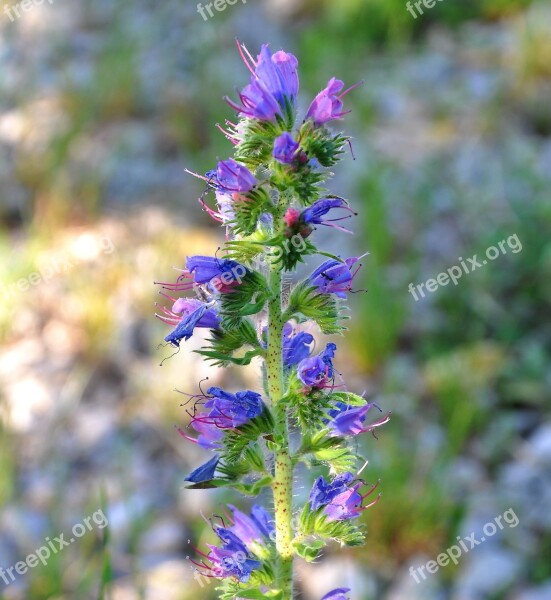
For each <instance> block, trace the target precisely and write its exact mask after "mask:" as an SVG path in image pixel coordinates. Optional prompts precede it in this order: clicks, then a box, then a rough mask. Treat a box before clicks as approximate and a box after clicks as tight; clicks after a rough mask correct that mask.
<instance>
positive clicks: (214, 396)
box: [205, 387, 264, 429]
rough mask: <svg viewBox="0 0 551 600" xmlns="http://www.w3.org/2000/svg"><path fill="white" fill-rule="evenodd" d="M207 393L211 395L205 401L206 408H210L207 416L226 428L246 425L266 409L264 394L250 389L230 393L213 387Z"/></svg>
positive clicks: (217, 424) (218, 425)
mask: <svg viewBox="0 0 551 600" xmlns="http://www.w3.org/2000/svg"><path fill="white" fill-rule="evenodd" d="M207 394H208V395H209V396H210V398H209V399H208V400H207V401H206V402H205V408H207V409H209V410H210V412H209V414H208V416H207V418H208V420H209V421H212V422H213V423H214V424H215V425H216V426H217V427H221V428H224V429H230V428H233V427H239V426H240V425H244V424H245V423H247V422H248V421H250V420H251V419H254V418H255V417H258V416H259V415H260V414H262V412H263V410H264V402H263V401H262V396H260V394H257V393H256V392H251V391H250V390H246V391H243V392H237V393H236V394H230V393H229V392H225V391H224V390H222V389H220V388H218V387H211V388H209V389H208V390H207Z"/></svg>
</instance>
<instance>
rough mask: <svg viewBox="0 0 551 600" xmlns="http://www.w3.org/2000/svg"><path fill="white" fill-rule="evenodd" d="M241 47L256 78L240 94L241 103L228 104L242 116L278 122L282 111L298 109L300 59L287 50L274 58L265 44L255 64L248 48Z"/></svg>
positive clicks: (274, 55)
mask: <svg viewBox="0 0 551 600" xmlns="http://www.w3.org/2000/svg"><path fill="white" fill-rule="evenodd" d="M238 48H239V52H240V54H241V57H242V58H243V61H244V62H245V64H246V65H247V68H248V69H249V71H250V72H251V74H252V76H251V80H250V83H249V85H247V86H246V87H245V88H244V89H243V90H242V91H241V93H240V94H239V100H240V104H238V103H235V102H233V101H232V100H230V99H229V98H226V101H227V102H228V104H229V105H230V106H231V107H232V108H234V109H235V110H236V111H238V112H239V113H241V114H242V115H244V116H246V117H252V118H254V119H259V120H262V121H275V120H276V118H277V117H278V116H280V115H281V113H282V110H286V109H287V108H294V105H295V99H296V95H297V93H298V74H297V66H298V61H297V59H296V57H295V56H293V55H292V54H289V53H287V52H283V51H279V52H276V53H275V54H273V55H272V53H271V52H270V49H269V48H268V46H267V45H266V44H264V45H263V46H262V49H261V50H260V54H259V55H258V57H257V60H256V61H255V60H254V59H253V58H252V57H251V56H250V54H248V52H247V50H246V48H244V47H243V48H242V47H241V46H238Z"/></svg>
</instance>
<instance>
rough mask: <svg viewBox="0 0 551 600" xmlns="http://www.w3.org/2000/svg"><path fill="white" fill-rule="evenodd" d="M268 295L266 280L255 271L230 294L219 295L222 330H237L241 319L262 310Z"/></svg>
mask: <svg viewBox="0 0 551 600" xmlns="http://www.w3.org/2000/svg"><path fill="white" fill-rule="evenodd" d="M270 294H271V292H270V288H269V286H268V283H267V281H266V279H265V278H264V277H263V276H262V275H261V274H260V273H258V272H257V271H249V272H248V273H247V274H246V275H245V276H244V277H242V279H241V283H239V284H238V285H236V286H235V287H233V288H232V290H231V291H230V292H227V293H223V294H220V316H221V317H222V324H221V325H222V328H223V329H225V330H229V331H233V330H236V329H238V328H239V327H240V324H241V322H242V320H243V317H246V316H248V315H254V314H256V313H259V312H260V311H261V310H262V309H263V308H264V306H265V304H266V302H267V300H268V299H269V297H270ZM255 338H256V335H255ZM247 339H249V338H247ZM251 339H252V338H251Z"/></svg>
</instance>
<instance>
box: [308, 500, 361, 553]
mask: <svg viewBox="0 0 551 600" xmlns="http://www.w3.org/2000/svg"><path fill="white" fill-rule="evenodd" d="M323 511H324V508H323V507H321V508H319V509H318V510H315V511H312V510H310V506H309V505H308V504H307V505H306V506H305V507H304V509H303V510H302V513H301V515H300V519H299V536H303V537H308V536H315V537H318V538H321V539H322V540H334V541H336V542H339V543H340V544H343V545H345V546H361V545H362V544H363V543H364V542H365V534H364V532H363V531H362V530H361V528H360V527H358V526H356V525H354V523H353V522H352V521H351V520H346V521H330V520H329V519H328V518H327V516H326V515H325V514H324V512H323Z"/></svg>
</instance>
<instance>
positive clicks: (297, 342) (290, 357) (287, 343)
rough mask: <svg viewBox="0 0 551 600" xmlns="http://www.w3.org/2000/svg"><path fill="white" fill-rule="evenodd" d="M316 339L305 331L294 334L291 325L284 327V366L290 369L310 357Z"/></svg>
mask: <svg viewBox="0 0 551 600" xmlns="http://www.w3.org/2000/svg"><path fill="white" fill-rule="evenodd" d="M313 341H314V337H313V336H312V335H311V334H309V333H306V332H304V331H300V332H298V333H296V334H295V333H294V331H293V326H292V325H291V323H286V324H285V326H284V327H283V364H284V365H285V367H287V368H289V367H292V366H293V365H296V364H298V363H299V362H301V361H302V360H304V359H305V358H308V357H309V356H310V344H312V342H313Z"/></svg>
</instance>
